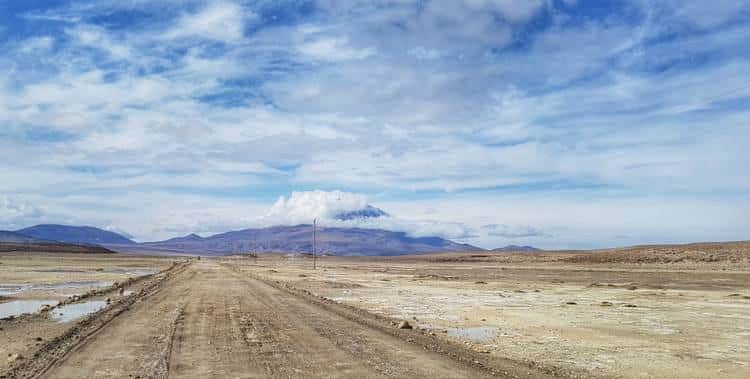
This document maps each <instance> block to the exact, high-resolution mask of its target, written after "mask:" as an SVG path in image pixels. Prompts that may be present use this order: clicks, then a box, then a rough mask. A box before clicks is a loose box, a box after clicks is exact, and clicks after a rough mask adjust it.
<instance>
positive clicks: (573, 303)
mask: <svg viewBox="0 0 750 379" xmlns="http://www.w3.org/2000/svg"><path fill="white" fill-rule="evenodd" d="M565 304H567V305H577V304H578V303H576V302H575V301H568V302H567V303H565Z"/></svg>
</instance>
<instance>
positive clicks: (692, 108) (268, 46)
mask: <svg viewBox="0 0 750 379" xmlns="http://www.w3.org/2000/svg"><path fill="white" fill-rule="evenodd" d="M3 7H5V8H3V11H2V12H1V13H2V15H0V21H1V22H0V24H2V25H3V27H2V28H1V29H0V48H2V51H3V54H1V55H0V65H2V66H3V67H4V68H5V69H4V70H3V71H2V72H0V125H2V126H1V127H0V159H2V160H1V161H0V162H2V163H0V199H2V201H1V202H0V229H3V228H8V229H12V228H16V227H20V226H27V225H30V224H33V223H37V222H71V223H85V224H94V225H101V226H107V227H109V228H111V229H112V230H123V231H127V232H128V233H130V234H132V235H133V236H134V237H135V238H137V239H140V240H149V239H156V238H164V237H171V236H175V235H179V234H186V233H190V232H199V233H210V232H220V231H224V230H226V229H230V228H241V227H249V226H263V225H265V224H271V223H274V222H292V221H294V222H300V221H302V218H304V217H307V216H308V215H307V213H305V215H304V217H303V216H300V217H296V216H295V217H291V216H289V214H293V212H291V211H289V212H291V213H289V214H287V215H286V216H283V217H282V216H279V214H277V215H276V216H275V217H267V218H264V217H263V216H264V215H266V214H267V213H268V212H269V209H272V208H273V207H274V203H275V202H276V201H277V199H278V197H279V196H286V197H287V199H291V197H290V196H292V197H293V195H291V194H292V193H293V192H294V191H298V192H299V193H304V192H305V191H313V190H318V189H320V190H324V191H328V192H324V193H329V192H330V191H332V190H341V191H343V192H344V193H351V194H353V195H352V196H355V197H356V196H362V197H363V198H366V199H367V203H369V204H372V205H374V206H378V207H380V208H382V209H383V210H385V211H386V212H388V213H389V214H390V215H391V216H392V217H391V218H389V219H383V220H378V223H377V224H375V223H374V220H370V221H368V222H370V223H372V225H370V226H373V227H375V226H378V227H383V228H391V229H399V230H406V231H408V232H410V233H414V234H420V235H427V234H430V233H435V234H439V235H443V236H450V237H452V238H460V239H462V241H463V242H471V243H476V244H480V245H482V246H486V247H494V246H495V245H502V244H506V243H515V244H521V243H523V244H536V245H540V246H542V247H582V246H585V247H589V246H607V245H623V244H629V243H641V242H660V241H664V242H667V241H688V240H705V239H743V238H746V236H747V233H748V232H750V223H748V221H746V220H744V219H743V218H741V217H735V216H736V212H740V213H741V212H745V213H747V212H748V211H750V208H748V207H749V205H747V204H750V201H749V200H750V198H749V197H748V195H747V194H748V193H750V177H748V176H747V175H746V174H745V171H746V167H745V166H746V162H747V161H748V154H747V151H746V150H747V149H746V146H745V145H746V141H748V140H750V128H748V120H750V117H749V116H750V114H749V113H750V112H748V110H747V109H750V108H748V106H747V105H748V101H750V49H748V48H747V46H746V41H747V39H748V37H750V7H748V6H747V4H744V3H743V2H737V1H713V2H705V1H660V2H652V1H635V2H625V3H614V2H613V3H606V4H604V3H600V2H596V4H594V3H592V2H588V1H582V0H579V1H520V2H519V1H505V0H463V1H426V2H425V1H410V0H405V1H396V2H394V1H343V2H342V1H326V0H319V1H312V0H311V1H303V2H299V1H239V0H237V1H228V0H227V1H221V2H213V1H201V0H196V1H156V2H154V1H128V2H120V1H75V2H73V1H70V2H65V1H63V2H56V3H55V5H54V6H44V5H43V4H36V3H34V4H31V3H25V2H17V4H16V3H14V4H12V5H4V6H3ZM310 193H321V192H310ZM298 196H301V195H298ZM321 196H324V197H325V196H328V195H321ZM321 199H322V198H321ZM286 201H290V200H286ZM592 204H595V205H596V206H594V205H592ZM294 209H297V208H294ZM303 213H304V212H303ZM280 214H285V213H284V212H281V213H280ZM689 214H694V215H696V216H695V217H693V219H691V220H687V219H686V218H689V216H688V215H689ZM699 215H709V216H710V217H706V216H703V217H702V216H699ZM653 220H659V222H654V221H653ZM493 225H494V226H493ZM623 236H625V237H623Z"/></svg>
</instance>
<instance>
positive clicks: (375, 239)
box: [0, 211, 482, 255]
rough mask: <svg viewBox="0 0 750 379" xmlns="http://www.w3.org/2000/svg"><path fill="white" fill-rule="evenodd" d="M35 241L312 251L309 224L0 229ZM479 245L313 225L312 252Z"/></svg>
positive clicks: (210, 251)
mask: <svg viewBox="0 0 750 379" xmlns="http://www.w3.org/2000/svg"><path fill="white" fill-rule="evenodd" d="M368 212H369V211H368ZM347 217H349V215H347ZM364 217H373V216H369V215H368V216H364ZM39 241H56V242H64V243H70V244H79V245H99V246H104V247H107V248H110V249H112V250H115V251H120V252H152V253H164V254H180V253H186V254H204V255H228V254H236V253H249V252H261V253H262V252H284V253H311V252H312V226H311V225H295V226H272V227H267V228H258V229H244V230H238V231H231V232H227V233H221V234H216V235H212V236H208V237H201V236H199V235H197V234H189V235H187V236H184V237H177V238H171V239H168V240H165V241H158V242H145V243H137V242H135V241H133V240H131V239H129V238H127V237H124V236H122V235H119V234H117V233H114V232H111V231H107V230H103V229H99V228H95V227H90V226H68V225H37V226H33V227H29V228H25V229H21V230H18V231H16V232H1V233H0V242H15V243H18V242H39ZM479 250H482V249H480V248H478V247H475V246H472V245H468V244H461V243H456V242H453V241H450V240H447V239H444V238H440V237H411V236H409V235H407V234H406V233H404V232H394V231H387V230H380V229H365V228H340V227H336V228H318V233H317V252H318V253H319V254H331V255H404V254H415V253H427V252H441V251H479Z"/></svg>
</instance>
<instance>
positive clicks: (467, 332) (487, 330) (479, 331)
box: [446, 326, 497, 341]
mask: <svg viewBox="0 0 750 379" xmlns="http://www.w3.org/2000/svg"><path fill="white" fill-rule="evenodd" d="M446 330H447V331H448V335H449V336H451V337H458V338H467V339H470V340H472V341H484V340H488V339H490V338H492V337H494V336H495V334H497V328H493V327H489V326H477V327H472V328H448V329H446Z"/></svg>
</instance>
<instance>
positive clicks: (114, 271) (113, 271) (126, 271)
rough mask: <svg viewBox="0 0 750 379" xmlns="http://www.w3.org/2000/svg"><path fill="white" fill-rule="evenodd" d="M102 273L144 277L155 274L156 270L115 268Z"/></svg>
mask: <svg viewBox="0 0 750 379" xmlns="http://www.w3.org/2000/svg"><path fill="white" fill-rule="evenodd" d="M104 272H107V273H110V274H124V275H127V276H144V275H151V274H156V273H157V270H147V269H123V268H115V269H111V270H104Z"/></svg>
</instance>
